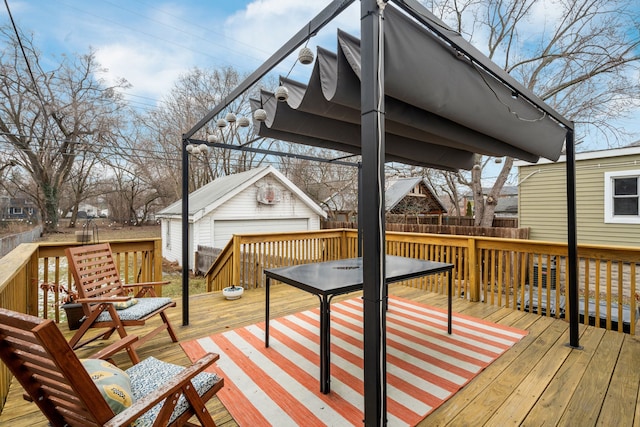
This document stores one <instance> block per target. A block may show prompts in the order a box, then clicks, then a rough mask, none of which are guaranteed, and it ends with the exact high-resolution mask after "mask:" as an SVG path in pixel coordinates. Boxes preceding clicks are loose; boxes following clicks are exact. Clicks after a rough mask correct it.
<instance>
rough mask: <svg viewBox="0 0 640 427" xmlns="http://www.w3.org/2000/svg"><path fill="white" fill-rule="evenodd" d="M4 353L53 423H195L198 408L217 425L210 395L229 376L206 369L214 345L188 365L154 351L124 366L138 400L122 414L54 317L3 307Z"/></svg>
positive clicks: (107, 352) (0, 337) (106, 353)
mask: <svg viewBox="0 0 640 427" xmlns="http://www.w3.org/2000/svg"><path fill="white" fill-rule="evenodd" d="M136 338H137V337H135V336H133V335H130V336H128V337H126V338H124V339H122V340H120V341H118V342H116V343H114V344H112V345H111V346H109V347H108V348H105V349H104V350H102V351H101V352H100V356H101V357H110V356H111V355H112V354H114V353H115V352H116V351H118V350H119V349H121V348H122V347H123V346H125V347H126V346H127V345H129V346H130V345H131V343H132V342H133V341H135V340H136ZM95 356H96V355H94V356H92V357H95ZM0 359H1V360H2V361H3V362H4V364H5V365H6V366H7V367H8V368H9V369H10V370H11V372H12V373H13V375H14V376H15V377H16V378H17V380H18V381H19V382H20V384H21V385H22V387H23V388H24V390H25V392H26V394H28V396H27V397H28V400H30V401H33V402H34V403H35V404H36V405H38V407H39V408H40V410H41V411H42V413H43V414H44V415H45V416H46V417H47V418H48V420H49V422H50V424H51V425H52V426H54V427H58V426H60V427H61V426H74V427H75V426H78V427H79V426H82V427H86V426H109V427H116V426H118V427H120V426H126V425H130V424H132V423H133V424H132V425H134V426H138V425H139V426H151V425H153V426H160V425H162V426H164V425H170V426H182V425H194V424H191V423H189V422H188V420H189V418H191V417H192V416H194V415H195V416H196V417H197V418H198V420H199V421H200V423H201V425H203V426H215V423H214V421H213V419H212V418H211V415H210V414H209V412H208V411H207V410H206V407H205V402H206V401H207V400H209V399H210V398H211V397H213V396H214V395H215V394H216V393H217V392H218V390H220V389H221V388H222V386H223V384H224V380H223V378H221V377H218V376H217V375H215V374H210V373H207V372H203V371H204V369H206V368H207V367H208V366H210V365H211V364H212V363H213V362H215V361H216V360H218V355H217V354H212V353H209V354H207V355H205V356H203V357H202V358H201V359H200V360H198V361H197V362H196V363H195V364H193V365H192V366H190V367H188V368H183V367H181V366H177V365H173V364H170V363H165V362H161V361H159V360H157V359H155V358H153V357H150V358H148V359H145V360H143V361H142V362H140V363H138V364H136V365H133V366H132V367H131V368H129V369H127V370H126V371H124V372H125V373H126V375H125V376H123V377H124V378H125V379H126V377H127V376H128V377H129V378H128V380H129V381H130V385H127V387H130V389H126V391H127V392H128V391H130V392H131V395H132V396H133V403H132V404H131V405H130V406H128V407H126V408H124V409H123V410H122V412H120V413H118V414H116V413H115V412H114V409H112V406H110V404H109V403H108V402H107V399H106V398H105V395H104V394H103V392H102V391H101V388H102V387H98V386H97V385H96V383H95V382H94V379H93V376H96V375H95V373H94V375H93V376H92V374H90V373H89V371H88V370H87V363H86V362H87V359H85V360H83V361H81V360H80V359H78V357H77V356H76V354H75V353H74V351H73V349H72V348H71V346H70V345H69V343H68V342H67V341H66V340H65V337H64V336H63V335H62V333H61V332H60V330H59V329H58V327H57V325H56V324H55V323H54V322H53V321H52V320H50V319H40V318H38V317H34V316H30V315H26V314H22V313H16V312H14V311H10V310H7V309H2V308H0ZM101 366H103V365H102V364H101ZM104 366H107V368H105V369H111V370H112V371H113V372H123V371H119V370H118V369H117V368H116V367H112V366H111V365H104ZM101 369H102V368H101ZM96 377H98V376H96ZM120 395H122V393H121V394H120Z"/></svg>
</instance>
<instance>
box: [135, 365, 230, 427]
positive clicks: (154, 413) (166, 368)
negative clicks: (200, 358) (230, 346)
mask: <svg viewBox="0 0 640 427" xmlns="http://www.w3.org/2000/svg"><path fill="white" fill-rule="evenodd" d="M182 370H184V367H182V366H178V365H174V364H171V363H167V362H163V361H161V360H158V359H156V358H154V357H148V358H146V359H145V360H143V361H142V362H140V363H138V364H137V365H133V366H132V367H131V368H129V369H127V371H126V372H127V374H128V375H129V377H130V378H131V392H132V393H133V398H134V399H135V400H139V399H142V398H143V397H144V396H146V395H147V394H149V393H151V392H152V391H154V390H157V389H158V388H159V387H160V386H162V385H164V384H166V382H167V380H168V379H170V378H172V377H174V376H175V375H177V374H178V373H180V372H181V371H182ZM219 381H220V377H218V376H217V375H215V374H210V373H208V372H201V373H200V374H198V375H196V376H195V377H194V378H193V379H192V382H193V386H194V387H195V389H196V391H197V392H198V395H200V396H202V395H203V394H204V393H206V392H207V391H208V390H210V389H211V388H212V387H213V386H215V385H216V384H217V383H218V382H219ZM161 408H162V403H159V404H157V405H156V406H154V407H153V408H151V409H150V410H149V411H148V412H147V413H145V414H144V415H143V416H142V417H140V418H138V419H137V420H136V421H135V422H134V423H132V424H131V425H132V426H134V427H147V426H151V425H153V422H154V421H155V419H156V418H157V417H158V413H159V412H160V409H161ZM188 408H189V403H188V402H187V399H185V398H184V396H180V399H179V400H178V404H177V405H176V407H175V409H174V410H173V414H172V415H171V419H170V421H169V423H171V422H173V421H174V420H175V419H176V418H177V417H179V416H180V415H182V414H183V413H184V412H185V411H186V410H187V409H188Z"/></svg>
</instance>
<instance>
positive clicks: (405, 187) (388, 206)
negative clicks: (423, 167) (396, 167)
mask: <svg viewBox="0 0 640 427" xmlns="http://www.w3.org/2000/svg"><path fill="white" fill-rule="evenodd" d="M418 184H422V185H424V186H425V187H426V189H427V191H428V192H429V196H430V197H431V200H433V201H434V202H436V203H437V204H438V205H439V206H440V208H441V210H442V211H443V212H446V211H447V208H446V207H445V206H444V204H443V203H442V201H441V200H440V199H439V198H438V196H437V195H436V192H435V191H434V190H433V188H431V186H430V185H429V183H428V182H427V180H426V179H425V178H422V177H409V178H397V179H393V180H390V181H389V187H387V189H386V190H385V192H384V204H385V211H386V212H389V211H390V210H392V209H393V208H394V207H395V206H396V205H397V204H398V203H400V201H401V200H402V199H404V197H405V196H406V195H407V194H409V193H410V192H411V190H413V188H414V187H415V186H416V185H418Z"/></svg>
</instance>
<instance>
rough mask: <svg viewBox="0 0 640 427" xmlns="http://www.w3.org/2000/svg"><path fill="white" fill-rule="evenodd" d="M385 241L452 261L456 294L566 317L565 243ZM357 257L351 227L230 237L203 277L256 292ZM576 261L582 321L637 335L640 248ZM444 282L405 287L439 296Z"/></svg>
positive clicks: (592, 250)
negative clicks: (293, 271) (279, 277)
mask: <svg viewBox="0 0 640 427" xmlns="http://www.w3.org/2000/svg"><path fill="white" fill-rule="evenodd" d="M386 242H387V243H386V251H387V254H389V255H400V256H407V257H412V258H419V259H427V260H433V261H442V262H449V263H453V264H455V268H454V270H453V275H454V277H453V279H454V280H453V283H454V295H455V296H458V297H464V298H467V299H469V300H470V301H479V302H483V303H486V304H491V305H495V306H499V307H509V308H513V309H515V310H521V311H526V312H530V313H536V314H539V315H541V316H549V317H556V318H567V317H568V316H569V299H568V292H567V283H568V270H567V246H566V245H565V244H562V243H552V242H540V241H532V240H517V239H499V238H487V237H475V236H452V235H442V234H419V233H400V232H387V235H386ZM364 250H365V251H366V248H365V249H364ZM356 255H357V232H356V231H355V230H350V229H343V230H321V231H312V232H290V233H277V234H244V235H235V236H234V237H233V239H232V241H230V242H229V244H228V245H227V247H226V248H225V249H224V250H223V251H222V253H221V254H220V256H219V257H218V259H217V260H216V262H215V263H214V264H213V265H212V267H211V268H210V269H209V271H208V272H207V274H206V283H207V290H208V291H218V290H221V289H223V288H224V287H226V286H230V285H231V284H234V285H236V286H243V287H245V288H254V287H262V286H264V280H265V279H264V274H263V272H264V269H267V268H275V267H282V266H289V265H295V264H303V263H307V262H320V261H329V260H335V259H343V258H350V257H354V256H356ZM578 256H579V280H578V283H579V293H580V300H579V305H580V306H579V310H578V311H579V315H580V322H583V323H585V324H591V325H595V326H597V327H602V328H606V329H613V330H617V331H620V332H627V333H631V334H635V325H636V321H637V319H638V311H637V308H638V279H639V277H638V274H639V270H640V269H638V265H639V264H640V248H626V247H608V246H598V245H580V246H579V248H578ZM444 277H445V276H444V275H441V276H429V277H425V278H421V279H414V280H411V281H407V282H406V283H405V284H406V285H408V286H414V287H419V288H421V289H425V290H429V291H434V292H440V293H444V292H446V287H445V286H444V284H445V283H446V282H445V281H444V280H443V278H444Z"/></svg>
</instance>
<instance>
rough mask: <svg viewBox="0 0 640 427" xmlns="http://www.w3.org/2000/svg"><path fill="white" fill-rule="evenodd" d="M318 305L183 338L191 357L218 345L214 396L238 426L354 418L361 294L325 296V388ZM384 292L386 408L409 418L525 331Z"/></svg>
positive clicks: (395, 416)
mask: <svg viewBox="0 0 640 427" xmlns="http://www.w3.org/2000/svg"><path fill="white" fill-rule="evenodd" d="M318 312H319V310H318V309H316V310H311V311H305V312H302V313H297V314H294V315H290V316H286V317H283V318H280V319H275V320H272V321H271V322H270V329H269V332H270V347H269V348H267V349H266V348H264V322H261V323H258V324H256V325H251V326H248V327H245V328H240V329H235V330H231V331H227V332H224V333H222V334H217V335H212V336H210V337H206V338H201V339H198V340H193V341H188V342H185V343H182V347H183V348H184V350H185V352H186V353H187V355H188V356H189V357H190V358H191V359H192V360H195V359H197V358H198V357H200V356H201V355H202V354H204V353H206V352H213V353H219V354H220V360H219V361H218V362H217V364H216V365H215V367H214V369H213V370H214V371H216V372H218V373H219V374H221V375H222V376H223V377H224V378H225V387H224V389H222V390H221V391H220V392H218V397H219V398H220V400H221V401H222V403H223V404H224V405H225V407H226V408H227V409H228V410H229V412H230V413H231V415H232V416H233V418H234V419H235V420H236V421H237V422H238V423H239V425H240V426H267V425H273V426H278V427H280V426H297V425H304V426H316V425H317V426H322V425H329V426H347V425H362V420H363V408H364V398H363V381H362V378H363V375H362V365H363V363H362V356H363V350H362V300H361V299H360V298H354V299H350V300H347V301H343V302H340V303H335V304H332V306H331V393H329V394H327V395H323V394H322V393H320V383H319V376H320V369H319V359H320V357H319V351H318V347H319V344H318V343H319V328H320V325H319V314H318ZM446 325H447V313H446V311H445V310H441V309H437V308H433V307H429V306H426V305H423V304H419V303H416V302H413V301H410V300H405V299H401V298H398V297H394V296H391V297H390V304H389V310H388V311H387V397H388V399H387V415H388V420H389V425H390V426H401V425H415V424H416V423H418V422H419V421H421V420H422V419H423V418H424V417H425V416H426V415H428V414H429V413H430V412H431V411H433V410H434V409H435V408H437V407H438V405H440V404H442V403H443V402H444V401H445V400H446V399H448V398H449V397H450V396H452V395H453V394H454V393H455V392H456V391H457V390H459V389H460V388H461V387H462V386H464V385H465V384H466V383H468V382H469V381H470V380H471V379H472V378H473V377H474V376H475V375H477V374H478V373H479V372H480V371H481V370H482V369H484V368H485V367H487V366H488V365H489V364H490V363H491V362H492V361H494V360H495V359H496V358H497V357H498V356H500V355H501V354H502V353H504V352H505V351H506V350H507V349H509V348H510V347H511V346H512V345H513V344H515V343H516V342H518V341H519V340H520V339H521V338H522V337H523V336H525V335H526V334H527V332H526V331H523V330H518V329H514V328H508V327H504V326H500V325H497V324H493V323H490V322H486V321H483V320H480V319H475V318H472V317H468V316H464V315H461V314H456V313H454V315H453V335H447V333H446Z"/></svg>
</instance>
